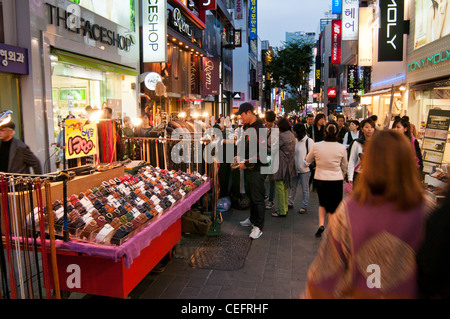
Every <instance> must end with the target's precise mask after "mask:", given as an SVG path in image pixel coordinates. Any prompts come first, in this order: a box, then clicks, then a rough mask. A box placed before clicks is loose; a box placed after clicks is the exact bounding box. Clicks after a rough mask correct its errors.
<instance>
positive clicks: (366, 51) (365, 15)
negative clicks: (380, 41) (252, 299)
mask: <svg viewBox="0 0 450 319" xmlns="http://www.w3.org/2000/svg"><path fill="white" fill-rule="evenodd" d="M371 23H372V8H370V7H365V8H359V32H358V65H359V66H372V28H371V27H370V24H371Z"/></svg>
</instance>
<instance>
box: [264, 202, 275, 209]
mask: <svg viewBox="0 0 450 319" xmlns="http://www.w3.org/2000/svg"><path fill="white" fill-rule="evenodd" d="M273 207H274V206H273V202H267V204H266V209H272V208H273Z"/></svg>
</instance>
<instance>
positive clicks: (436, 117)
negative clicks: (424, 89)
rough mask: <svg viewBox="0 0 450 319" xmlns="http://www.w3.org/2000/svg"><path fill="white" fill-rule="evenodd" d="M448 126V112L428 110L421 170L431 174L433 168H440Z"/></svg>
mask: <svg viewBox="0 0 450 319" xmlns="http://www.w3.org/2000/svg"><path fill="white" fill-rule="evenodd" d="M449 126H450V111H446V110H434V109H432V110H429V111H428V119H427V126H426V129H425V136H424V141H423V166H424V167H423V170H424V172H425V173H431V171H432V169H433V167H434V166H437V167H440V166H441V164H442V161H443V158H444V154H445V153H446V152H445V147H446V145H447V139H448V129H449Z"/></svg>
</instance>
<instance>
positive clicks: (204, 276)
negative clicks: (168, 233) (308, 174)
mask: <svg viewBox="0 0 450 319" xmlns="http://www.w3.org/2000/svg"><path fill="white" fill-rule="evenodd" d="M299 199H301V195H300V192H299V194H298V197H297V200H296V204H295V206H294V208H293V209H289V213H288V216H287V217H285V218H275V217H272V216H271V210H266V219H265V226H264V230H263V235H262V236H261V237H260V238H259V239H257V240H253V241H252V243H251V246H250V250H249V252H248V255H247V258H246V260H245V264H244V266H243V267H242V268H241V269H239V270H235V271H229V270H216V269H213V270H211V269H194V268H192V267H191V266H190V265H189V264H188V261H189V260H188V258H186V256H185V255H183V253H182V252H180V250H181V247H180V246H179V245H177V247H176V249H175V257H174V258H173V259H172V260H171V261H170V263H169V264H168V266H167V268H166V269H165V270H164V271H163V272H162V273H158V274H155V273H150V274H149V275H147V276H146V277H145V278H144V280H143V281H142V282H141V283H140V284H139V285H138V286H137V287H136V288H135V289H134V290H133V291H132V292H131V293H130V295H129V298H131V299H188V298H189V299H196V298H198V299H296V298H298V297H299V295H300V292H301V291H303V289H304V287H305V284H306V274H307V270H308V266H309V264H310V263H311V261H312V260H313V258H314V256H315V253H316V251H317V248H318V245H319V243H320V239H317V238H315V237H314V234H315V232H316V230H317V227H318V225H317V223H318V215H317V209H318V199H317V193H316V192H315V191H314V192H311V196H310V202H309V206H308V213H307V214H304V215H300V214H298V213H297V211H298V208H299V207H298V206H299V204H300V200H299ZM222 216H223V223H222V225H221V234H225V233H226V234H232V235H248V234H249V233H250V227H242V226H240V225H239V221H241V220H244V219H245V218H247V217H248V216H249V211H248V210H236V209H230V210H229V211H228V212H225V213H223V214H222ZM86 297H87V296H86ZM86 297H85V298H86Z"/></svg>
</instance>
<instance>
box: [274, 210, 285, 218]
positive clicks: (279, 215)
mask: <svg viewBox="0 0 450 319" xmlns="http://www.w3.org/2000/svg"><path fill="white" fill-rule="evenodd" d="M272 216H273V217H286V216H287V214H284V215H282V214H279V213H278V211H277V210H276V211H274V212H273V213H272Z"/></svg>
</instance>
